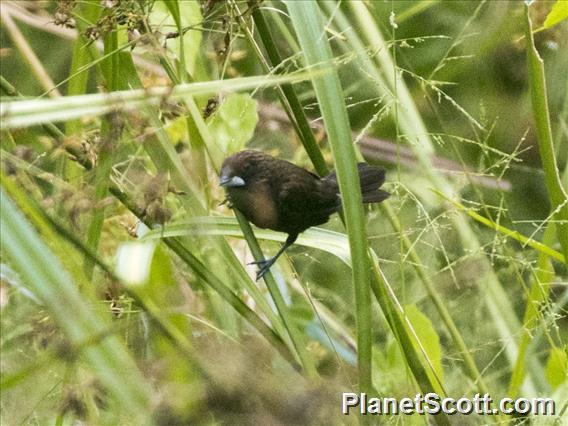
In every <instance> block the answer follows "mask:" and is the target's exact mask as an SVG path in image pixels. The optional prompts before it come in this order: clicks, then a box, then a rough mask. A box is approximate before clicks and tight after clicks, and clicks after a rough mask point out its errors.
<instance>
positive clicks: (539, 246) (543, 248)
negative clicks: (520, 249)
mask: <svg viewBox="0 0 568 426" xmlns="http://www.w3.org/2000/svg"><path fill="white" fill-rule="evenodd" d="M432 191H433V192H434V193H436V194H437V195H439V196H440V197H442V198H443V199H445V200H446V201H449V202H450V203H452V204H453V205H454V206H455V207H457V208H458V209H459V210H461V211H463V212H465V213H466V214H467V215H468V216H470V217H472V218H473V219H475V220H476V221H478V222H479V223H481V224H483V225H485V226H487V227H489V228H491V229H494V230H495V231H497V232H499V233H501V234H503V235H505V236H507V237H510V238H513V239H514V240H517V241H518V242H520V243H521V244H523V246H529V247H531V248H533V249H535V250H538V251H539V252H540V253H543V254H545V255H547V256H549V257H551V258H553V259H556V260H558V261H560V262H563V263H565V262H566V259H565V257H564V255H563V254H562V253H559V252H557V251H556V250H554V249H553V248H551V247H549V246H548V245H547V244H543V243H540V242H538V241H535V240H533V239H532V238H527V237H525V236H524V235H522V234H521V233H520V232H518V231H513V230H511V229H509V228H507V227H505V226H503V225H499V224H498V223H495V222H493V221H492V220H489V219H487V218H486V217H483V216H481V215H480V214H479V213H476V212H475V211H473V210H471V209H468V208H467V207H466V206H464V205H463V204H461V203H458V202H457V201H454V200H452V199H450V198H448V197H446V196H445V195H444V194H442V193H441V192H440V191H438V190H436V189H432Z"/></svg>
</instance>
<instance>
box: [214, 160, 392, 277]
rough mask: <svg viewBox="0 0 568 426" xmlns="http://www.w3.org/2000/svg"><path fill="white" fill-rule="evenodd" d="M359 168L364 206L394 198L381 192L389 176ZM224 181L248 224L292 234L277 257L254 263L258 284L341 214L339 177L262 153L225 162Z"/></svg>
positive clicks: (231, 200)
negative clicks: (299, 241) (304, 238)
mask: <svg viewBox="0 0 568 426" xmlns="http://www.w3.org/2000/svg"><path fill="white" fill-rule="evenodd" d="M357 166H358V171H359V182H360V185H361V194H362V196H363V203H379V202H381V201H383V200H385V199H387V198H388V197H389V195H390V194H389V193H388V192H386V191H382V190H380V189H379V187H380V186H381V185H382V184H383V182H384V181H385V171H384V170H383V169H380V168H378V167H374V166H371V165H369V164H367V163H359V164H358V165H357ZM220 179H221V181H220V185H221V186H222V187H224V188H225V190H226V191H227V200H228V201H229V203H230V206H231V207H232V208H233V207H234V208H236V209H238V210H239V211H240V212H241V213H242V214H243V215H244V216H245V217H246V218H247V220H248V221H250V222H252V223H254V224H255V225H256V226H258V227H259V228H268V229H272V230H274V231H280V232H286V233H287V234H288V238H287V239H286V242H285V243H284V244H283V245H282V247H281V248H280V250H278V253H276V255H275V256H273V257H271V258H270V259H265V260H261V261H258V262H253V263H254V264H257V265H258V266H259V268H260V269H259V271H258V273H257V276H256V279H257V280H258V279H260V278H262V277H263V276H264V274H266V272H268V270H269V269H270V267H271V266H272V265H273V264H274V262H276V259H278V257H279V256H280V255H281V254H282V253H284V251H285V250H286V249H287V248H288V247H289V246H290V245H292V244H293V243H294V242H295V241H296V238H298V234H300V233H301V232H303V231H305V230H306V229H308V228H310V227H312V226H316V225H321V224H323V223H325V222H327V221H328V220H329V216H330V215H331V214H333V213H336V212H339V211H341V197H340V195H339V184H338V183H337V176H336V175H335V172H331V173H330V174H328V175H327V176H325V177H323V178H320V177H319V176H317V175H315V174H313V173H311V172H309V171H307V170H305V169H302V168H301V167H298V166H296V165H294V164H292V163H290V162H288V161H284V160H279V159H277V158H274V157H271V156H270V155H267V154H264V153H262V152H260V151H252V150H246V151H240V152H237V153H236V154H233V155H231V156H230V157H228V158H226V159H225V161H224V162H223V165H222V166H221V176H220Z"/></svg>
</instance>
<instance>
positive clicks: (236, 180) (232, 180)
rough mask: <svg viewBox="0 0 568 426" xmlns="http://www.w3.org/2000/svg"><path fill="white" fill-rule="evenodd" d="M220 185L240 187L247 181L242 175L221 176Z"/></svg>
mask: <svg viewBox="0 0 568 426" xmlns="http://www.w3.org/2000/svg"><path fill="white" fill-rule="evenodd" d="M219 185H221V186H223V187H227V188H238V187H240V186H245V181H244V180H243V178H242V177H240V176H233V177H228V176H221V181H220V182H219Z"/></svg>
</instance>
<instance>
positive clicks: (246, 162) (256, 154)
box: [219, 149, 274, 189]
mask: <svg viewBox="0 0 568 426" xmlns="http://www.w3.org/2000/svg"><path fill="white" fill-rule="evenodd" d="M273 160H274V159H273V158H272V157H270V156H269V155H266V154H264V153H262V152H260V151H255V150H250V149H247V150H244V151H240V152H237V153H236V154H233V155H231V156H230V157H227V158H226V159H225V161H223V165H222V166H221V173H220V176H219V178H220V182H219V184H220V185H221V186H222V187H224V188H226V189H233V188H243V187H245V186H246V185H247V184H250V183H252V182H254V181H255V179H257V178H258V175H259V174H262V172H263V170H264V169H265V167H266V164H267V162H270V161H273Z"/></svg>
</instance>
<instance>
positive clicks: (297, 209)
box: [277, 169, 341, 232]
mask: <svg viewBox="0 0 568 426" xmlns="http://www.w3.org/2000/svg"><path fill="white" fill-rule="evenodd" d="M300 170H301V172H300V171H299V170H298V171H296V172H295V173H293V174H290V175H288V176H282V177H281V178H280V180H279V182H278V185H277V186H278V187H279V191H278V197H277V198H278V215H279V219H280V222H281V223H283V224H284V225H286V226H288V227H289V230H286V231H287V232H289V231H290V230H296V232H302V231H303V230H305V229H307V228H309V227H310V226H315V225H321V224H322V223H325V222H327V220H328V219H329V215H330V214H332V213H334V212H335V211H337V209H338V208H339V206H340V205H341V202H340V200H339V197H338V195H337V193H336V192H335V191H330V190H329V188H328V187H326V186H324V185H322V182H321V180H320V179H319V178H318V177H316V176H314V175H313V174H311V173H309V172H308V171H306V170H303V169H300Z"/></svg>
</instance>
